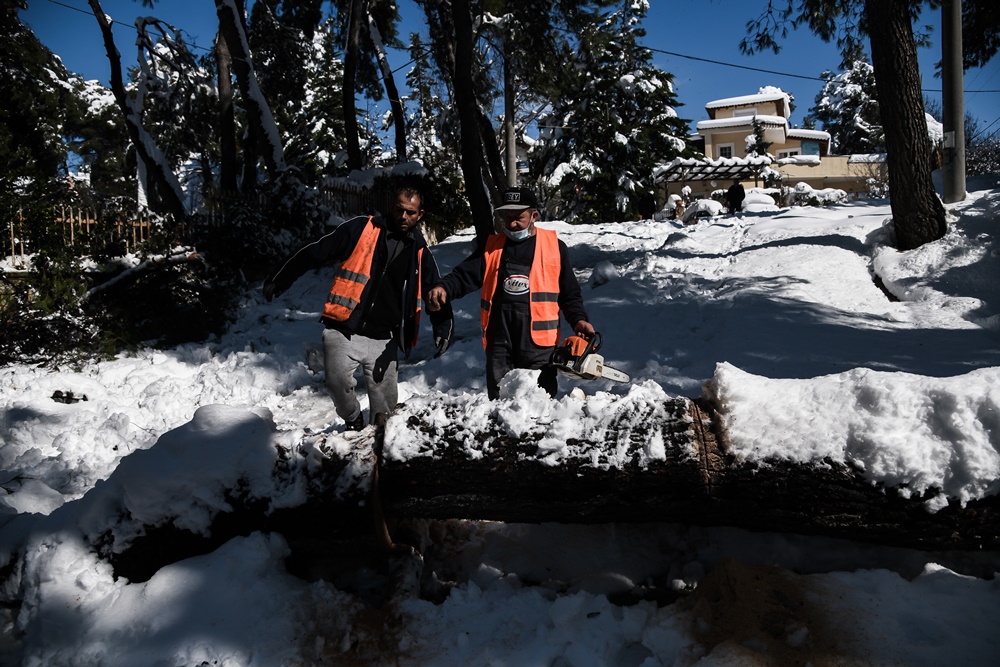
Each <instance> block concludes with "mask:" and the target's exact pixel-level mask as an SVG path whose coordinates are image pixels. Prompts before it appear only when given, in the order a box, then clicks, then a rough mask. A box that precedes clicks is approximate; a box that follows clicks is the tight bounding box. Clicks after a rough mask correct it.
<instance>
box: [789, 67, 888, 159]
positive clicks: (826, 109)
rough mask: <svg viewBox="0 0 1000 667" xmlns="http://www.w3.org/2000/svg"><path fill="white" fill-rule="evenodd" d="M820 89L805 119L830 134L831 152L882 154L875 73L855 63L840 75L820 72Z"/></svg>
mask: <svg viewBox="0 0 1000 667" xmlns="http://www.w3.org/2000/svg"><path fill="white" fill-rule="evenodd" d="M822 77H823V79H824V80H825V81H826V83H825V84H823V89H822V90H821V91H820V92H819V94H817V95H816V102H815V104H814V105H813V107H812V108H811V109H810V110H809V115H808V116H807V117H806V118H807V119H808V121H809V122H812V123H819V124H821V127H822V129H823V130H825V131H827V132H829V133H830V142H831V152H833V153H837V154H840V155H851V154H855V153H883V152H885V131H884V130H883V128H882V121H881V118H880V114H879V106H878V99H877V97H876V91H875V71H874V69H873V68H872V66H871V64H869V63H868V62H867V61H865V60H855V61H854V62H853V63H851V67H850V69H847V70H845V71H843V72H841V73H840V74H833V73H832V72H830V71H826V72H823V75H822Z"/></svg>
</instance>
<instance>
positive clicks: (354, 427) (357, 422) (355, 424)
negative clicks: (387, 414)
mask: <svg viewBox="0 0 1000 667" xmlns="http://www.w3.org/2000/svg"><path fill="white" fill-rule="evenodd" d="M364 427H365V418H364V415H362V414H361V413H360V412H359V413H358V416H357V417H356V418H355V419H352V420H351V421H349V422H346V423H345V424H344V430H345V431H360V430H361V429H363V428H364Z"/></svg>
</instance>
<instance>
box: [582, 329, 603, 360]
mask: <svg viewBox="0 0 1000 667" xmlns="http://www.w3.org/2000/svg"><path fill="white" fill-rule="evenodd" d="M579 335H580V336H581V337H582V338H586V339H587V340H588V345H587V350H586V351H585V352H584V353H583V354H584V355H587V354H590V353H591V352H597V351H598V350H600V349H601V345H603V344H604V340H603V339H602V338H601V333H600V332H599V331H595V332H594V333H593V335H591V336H588V335H586V334H579Z"/></svg>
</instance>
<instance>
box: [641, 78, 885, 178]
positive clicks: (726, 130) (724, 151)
mask: <svg viewBox="0 0 1000 667" xmlns="http://www.w3.org/2000/svg"><path fill="white" fill-rule="evenodd" d="M705 111H706V112H707V114H708V119H707V120H702V121H699V122H698V123H697V125H696V129H697V134H694V135H692V136H691V137H689V139H688V143H689V145H692V146H693V147H694V148H696V149H697V150H699V151H700V152H702V153H703V154H704V156H705V158H704V159H701V160H692V159H690V158H687V159H678V160H675V161H674V162H673V163H671V164H669V165H665V166H664V167H663V168H661V169H660V170H659V171H658V174H657V177H658V178H659V179H660V181H661V182H662V183H664V184H665V186H666V194H667V195H670V194H676V193H678V192H680V190H681V189H682V188H683V187H685V186H687V187H690V188H691V190H692V191H693V192H695V193H696V194H698V193H699V192H700V193H702V194H706V193H709V192H711V191H713V190H715V189H718V188H719V187H722V185H723V184H725V186H726V187H728V184H729V183H730V182H731V181H732V180H734V179H736V180H739V181H741V182H742V183H743V185H744V187H755V186H761V185H763V182H762V180H763V179H762V174H764V173H765V172H766V171H768V170H770V171H769V172H768V173H769V175H771V176H772V177H773V176H774V173H775V172H776V174H777V175H778V176H779V177H780V180H781V184H782V185H783V186H789V187H794V186H795V185H796V184H798V183H805V184H807V185H808V186H810V187H811V188H813V189H816V190H824V189H827V188H838V189H841V190H844V191H845V192H847V193H849V194H853V193H866V192H868V189H869V180H870V179H872V178H875V179H879V178H881V179H884V177H885V163H884V160H882V159H881V158H880V157H878V156H850V155H833V154H831V152H830V133H829V132H824V131H822V130H809V129H800V128H797V127H790V126H789V123H788V119H789V117H790V116H791V98H790V97H789V95H788V93H786V92H784V91H782V90H781V89H779V88H774V87H766V88H762V89H761V90H760V92H758V93H756V94H754V95H741V96H738V97H727V98H724V99H719V100H714V101H712V102H709V103H708V104H706V105H705ZM755 123H756V124H757V125H758V126H759V127H760V128H761V129H762V130H763V134H764V141H766V142H770V144H771V145H770V147H769V148H768V153H770V155H771V156H773V158H774V159H773V160H770V164H768V165H762V164H761V159H762V158H759V157H755V156H749V157H748V156H747V137H752V135H753V134H754V124H755ZM876 158H878V159H876ZM763 159H765V160H766V158H763Z"/></svg>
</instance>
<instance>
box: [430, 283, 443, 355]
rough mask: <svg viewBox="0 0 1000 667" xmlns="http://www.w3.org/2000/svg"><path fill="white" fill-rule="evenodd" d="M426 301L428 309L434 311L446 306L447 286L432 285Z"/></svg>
mask: <svg viewBox="0 0 1000 667" xmlns="http://www.w3.org/2000/svg"><path fill="white" fill-rule="evenodd" d="M426 301H427V310H429V311H431V312H432V313H435V312H437V311H439V310H441V309H442V308H444V304H446V303H448V292H447V291H446V290H445V288H443V287H441V286H440V285H438V286H437V287H432V288H431V291H429V292H428V293H427V299H426ZM435 342H437V341H435ZM446 347H447V346H446ZM438 356H441V355H438Z"/></svg>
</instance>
